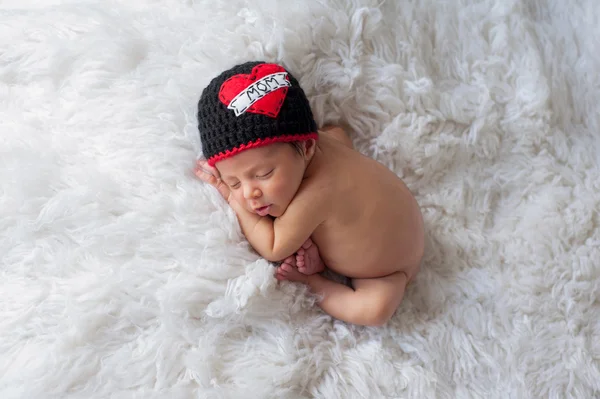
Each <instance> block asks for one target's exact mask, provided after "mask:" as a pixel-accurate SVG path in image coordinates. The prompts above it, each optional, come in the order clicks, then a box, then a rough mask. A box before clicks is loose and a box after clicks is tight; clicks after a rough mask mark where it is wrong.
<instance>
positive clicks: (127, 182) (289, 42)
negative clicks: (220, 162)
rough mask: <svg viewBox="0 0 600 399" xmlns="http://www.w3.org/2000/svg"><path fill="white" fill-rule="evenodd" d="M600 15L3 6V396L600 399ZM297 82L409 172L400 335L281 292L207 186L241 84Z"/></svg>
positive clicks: (331, 4)
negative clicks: (208, 122)
mask: <svg viewBox="0 0 600 399" xmlns="http://www.w3.org/2000/svg"><path fill="white" fill-rule="evenodd" d="M598 38H600V4H598V2H597V1H596V0H578V1H577V0H527V1H518V0H479V1H472V0H445V1H442V0H438V1H435V0H422V1H418V2H416V1H408V0H406V1H392V0H387V1H381V0H363V1H359V0H354V1H348V0H337V1H334V0H331V1H329V0H320V1H287V2H282V1H275V0H270V1H269V0H255V1H251V2H250V1H241V0H228V1H220V0H212V1H210V0H206V1H203V0H162V1H161V0H135V1H134V0H120V1H118V0H112V1H102V0H64V1H60V0H54V1H51V0H46V1H34V0H19V1H10V0H8V1H6V0H5V1H1V2H0V127H1V135H0V259H1V262H0V295H1V302H0V336H1V340H0V397H1V398H3V399H13V398H23V399H30V398H35V399H37V398H42V399H44V398H69V399H71V398H86V399H89V398H123V399H125V398H144V399H149V398H181V399H184V398H291V399H295V398H312V397H315V398H593V397H599V395H600V303H599V299H598V297H599V293H600V227H599V217H598V209H599V208H600V166H599V164H600V155H599V154H600V138H599V136H598V133H599V131H600V112H598V107H599V104H600V75H599V74H598V71H599V70H600V56H599V55H598V52H597V50H598ZM246 60H265V61H275V62H280V63H283V64H284V65H286V66H287V67H288V68H289V69H290V70H291V71H292V73H293V74H294V75H295V76H297V77H298V78H299V80H300V83H301V85H302V86H303V87H304V89H305V90H306V92H307V94H308V95H309V97H310V101H311V105H312V106H313V108H314V113H315V116H316V118H317V121H318V123H319V125H323V124H326V123H327V124H328V123H340V124H344V125H346V126H347V127H348V128H349V130H350V132H351V136H352V139H353V140H354V143H355V145H356V148H357V149H358V150H360V151H361V152H362V153H364V154H366V155H368V156H370V157H373V158H375V159H377V160H378V161H380V162H382V163H383V164H385V165H387V166H388V167H389V168H391V169H393V170H394V171H395V172H396V173H397V174H398V175H399V176H400V177H401V178H403V179H404V181H406V183H407V184H408V185H409V187H410V188H411V190H412V191H413V192H414V194H415V196H416V197H417V199H418V201H419V203H420V204H421V206H422V210H423V215H424V218H425V221H426V227H427V251H426V256H425V262H424V266H423V269H422V271H421V273H420V274H419V276H418V278H417V279H416V281H415V282H414V284H412V285H411V286H410V289H409V290H408V292H407V294H406V297H405V300H404V302H403V303H402V305H401V307H400V308H399V309H398V311H397V313H396V315H395V316H394V318H393V320H392V321H391V322H390V323H389V324H388V325H386V326H385V327H383V328H364V327H356V326H352V325H347V324H345V323H341V322H338V321H335V320H332V319H331V318H330V317H328V316H327V315H325V314H323V313H322V312H321V311H320V310H319V308H318V307H316V306H315V304H314V300H313V299H312V297H311V296H310V295H308V294H307V292H306V291H305V289H304V288H303V287H302V286H299V285H296V284H291V283H284V284H277V283H276V280H275V279H274V278H273V276H272V273H273V268H272V266H271V265H270V264H268V262H266V261H265V260H263V259H261V258H260V257H258V256H257V255H256V254H255V253H254V252H253V251H252V250H251V248H250V247H249V246H248V244H247V242H246V241H245V240H244V237H243V235H242V234H241V231H240V229H239V227H238V225H237V222H236V219H235V215H234V214H233V212H232V211H231V210H230V209H228V207H227V206H226V204H225V203H224V201H222V200H221V199H220V197H219V196H218V194H217V193H216V192H215V191H214V190H213V189H212V188H211V187H207V186H205V185H203V184H201V183H200V182H199V181H197V180H196V179H195V178H194V176H193V174H192V168H193V165H194V162H195V159H196V157H197V155H198V154H199V152H200V143H199V138H198V133H197V127H196V117H195V107H196V102H197V100H198V97H199V95H200V93H201V91H202V89H203V87H204V86H205V85H206V84H207V83H208V82H209V80H210V79H211V78H212V77H213V76H214V75H215V74H217V73H218V72H220V71H221V70H223V69H225V68H228V67H230V66H232V65H234V64H235V63H238V62H242V61H246Z"/></svg>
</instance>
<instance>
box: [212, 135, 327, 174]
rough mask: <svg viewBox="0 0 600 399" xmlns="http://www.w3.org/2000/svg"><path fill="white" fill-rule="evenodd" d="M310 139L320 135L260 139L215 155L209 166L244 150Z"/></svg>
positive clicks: (317, 137)
mask: <svg viewBox="0 0 600 399" xmlns="http://www.w3.org/2000/svg"><path fill="white" fill-rule="evenodd" d="M310 139H315V140H318V139H319V135H318V133H316V132H314V133H307V134H290V135H287V136H276V137H267V138H266V139H258V140H255V141H251V142H249V143H246V144H242V145H240V146H239V147H235V148H234V149H233V150H227V151H225V152H221V153H219V154H217V155H213V156H212V157H210V158H208V164H209V165H210V166H215V163H217V162H219V161H222V160H223V159H225V158H229V157H232V156H234V155H236V154H239V153H240V152H242V151H244V150H249V149H250V148H257V147H263V146H265V145H269V144H273V143H289V142H290V141H306V140H310Z"/></svg>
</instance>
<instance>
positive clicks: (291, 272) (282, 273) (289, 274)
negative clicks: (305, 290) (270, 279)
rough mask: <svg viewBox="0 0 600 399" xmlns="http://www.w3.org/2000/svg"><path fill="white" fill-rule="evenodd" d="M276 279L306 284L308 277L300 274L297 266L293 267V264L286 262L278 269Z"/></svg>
mask: <svg viewBox="0 0 600 399" xmlns="http://www.w3.org/2000/svg"><path fill="white" fill-rule="evenodd" d="M275 278H276V279H277V280H279V281H282V280H288V281H299V282H301V283H306V279H307V278H308V277H306V275H305V274H302V273H300V272H299V271H298V268H296V266H292V265H291V264H289V263H285V262H284V263H282V264H281V266H279V267H278V268H277V274H276V275H275Z"/></svg>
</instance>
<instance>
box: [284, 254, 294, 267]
mask: <svg viewBox="0 0 600 399" xmlns="http://www.w3.org/2000/svg"><path fill="white" fill-rule="evenodd" d="M283 263H284V264H288V265H292V266H293V265H295V264H296V257H295V256H294V255H291V256H288V257H287V258H285V260H284V261H283Z"/></svg>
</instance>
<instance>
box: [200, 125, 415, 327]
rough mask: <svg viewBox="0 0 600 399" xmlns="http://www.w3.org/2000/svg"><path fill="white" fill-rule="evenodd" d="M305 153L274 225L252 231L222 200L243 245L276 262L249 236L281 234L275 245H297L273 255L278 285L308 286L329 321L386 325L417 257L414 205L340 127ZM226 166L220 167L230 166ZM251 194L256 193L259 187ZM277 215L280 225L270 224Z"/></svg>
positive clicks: (248, 220)
mask: <svg viewBox="0 0 600 399" xmlns="http://www.w3.org/2000/svg"><path fill="white" fill-rule="evenodd" d="M248 151H255V150H248ZM259 151H263V150H256V158H257V159H260V157H261V156H262V155H261V154H260V153H259ZM264 151H266V150H264ZM265 153H266V152H265ZM307 154H308V153H307ZM309 155H310V156H309ZM309 155H307V156H306V158H305V159H306V160H307V161H306V162H307V163H306V165H307V166H306V169H305V171H304V176H303V178H302V182H301V184H300V186H299V188H298V191H297V192H296V194H295V196H294V199H293V200H292V202H291V203H290V204H289V205H288V209H287V210H285V212H284V213H283V214H282V215H281V216H277V217H275V218H274V219H273V222H266V223H263V224H264V225H265V226H264V227H262V226H261V227H260V229H257V228H252V226H255V224H256V223H258V222H257V219H256V216H252V215H249V214H247V212H246V211H244V210H243V209H242V207H240V206H238V205H236V201H230V199H228V201H229V202H230V204H231V205H232V207H234V206H235V207H234V209H235V210H236V213H237V214H238V217H239V220H240V223H242V226H243V229H244V231H247V232H248V233H247V234H252V236H248V239H249V241H251V243H253V246H255V245H256V246H261V245H262V248H263V249H262V252H263V253H264V255H263V256H265V257H267V258H269V257H270V258H272V259H270V260H273V261H275V260H277V259H275V258H277V256H279V255H276V254H275V252H273V251H275V249H273V250H270V249H269V247H268V246H265V245H264V244H263V241H261V239H260V234H257V233H256V231H259V230H260V231H263V233H261V234H266V235H271V234H273V233H270V232H271V231H273V229H275V231H276V233H275V236H276V237H278V236H280V235H283V234H286V239H285V240H283V241H282V240H280V241H281V242H282V244H281V245H283V246H284V247H281V248H289V247H291V246H292V245H296V246H295V248H299V247H301V248H299V249H298V250H295V249H293V250H290V249H291V248H289V249H281V248H280V249H279V250H278V252H277V254H280V255H282V254H283V253H284V252H286V251H289V252H287V253H286V254H285V255H283V257H282V258H279V259H284V258H285V260H284V262H283V263H282V264H281V266H279V267H278V270H277V273H276V277H277V279H278V280H291V281H300V282H303V283H305V284H308V285H309V286H310V288H311V289H312V291H313V292H315V293H316V294H318V295H320V296H321V297H322V298H321V300H320V302H319V305H320V306H321V308H322V309H323V310H324V311H325V312H327V313H329V314H330V315H332V316H333V317H336V318H338V319H341V320H344V321H347V322H350V323H354V324H361V325H373V326H375V325H382V324H385V323H386V322H387V321H388V320H389V319H390V317H391V316H392V315H393V313H394V312H395V310H396V308H397V307H398V306H399V304H400V302H401V301H402V297H403V295H404V290H405V287H406V285H407V283H408V282H409V281H410V280H412V278H413V277H414V276H415V274H416V273H417V271H418V269H419V267H420V263H421V259H422V257H423V250H424V231H423V221H422V217H421V213H420V210H419V207H418V204H417V202H416V200H415V199H414V197H413V195H412V194H411V193H410V191H409V190H408V188H407V187H406V186H405V184H404V183H403V182H402V181H401V180H400V179H399V178H398V177H397V176H396V175H395V174H394V173H393V172H391V171H390V170H389V169H387V168H386V167H384V166H383V165H381V164H380V163H378V162H376V161H374V160H372V159H370V158H368V157H365V156H363V155H362V154H360V153H359V152H357V151H355V150H354V149H353V148H352V143H351V141H350V140H349V139H348V136H347V135H346V134H345V132H344V131H343V130H342V129H339V128H334V129H328V130H324V131H322V132H320V137H319V140H318V141H317V143H316V148H315V149H314V153H310V154H309ZM252 158H253V155H252V154H250V155H249V156H247V159H248V162H253V160H252ZM240 159H241V158H240ZM223 163H224V162H223ZM232 165H233V166H231V165H224V167H225V166H226V168H225V169H230V170H231V169H232V168H233V167H237V165H235V164H232ZM217 166H219V165H218V164H217ZM197 174H198V176H199V177H200V178H202V179H203V180H205V181H207V182H209V183H211V184H213V185H215V186H216V187H217V188H218V189H219V191H220V192H221V193H222V195H223V196H224V197H225V198H230V197H231V196H228V193H227V189H226V188H224V187H223V185H222V184H220V183H219V184H220V185H219V184H217V183H216V182H217V180H216V179H214V178H212V177H209V176H208V175H207V174H206V173H203V172H202V171H201V172H197ZM255 192H256V193H257V195H260V194H259V192H260V190H259V191H255ZM240 198H241V197H240ZM256 198H257V199H260V198H261V197H260V196H258V197H256ZM241 200H243V199H241ZM241 200H240V201H241ZM290 209H293V210H291V211H290ZM292 215H293V216H292ZM278 218H280V219H281V221H280V222H278V223H279V224H278V225H275V223H276V221H277V219H278ZM263 219H264V218H263ZM269 223H271V224H269ZM244 226H246V227H245V228H244ZM268 226H272V227H268ZM277 226H281V227H279V228H278V227H277ZM284 226H285V227H284ZM311 226H314V227H311ZM269 229H271V230H269ZM278 231H279V232H278ZM292 243H296V244H292ZM256 246H255V248H257V247H256ZM257 251H259V252H261V250H260V249H257ZM268 251H271V252H268ZM293 252H296V253H295V254H294V253H293ZM261 254H262V253H261ZM325 266H326V267H328V268H330V269H331V270H333V271H335V272H337V273H339V274H341V275H344V276H347V277H349V278H351V279H352V286H353V288H350V287H347V286H345V285H342V284H339V283H336V282H333V281H331V280H328V279H326V278H324V277H322V276H321V275H320V274H319V272H321V271H322V270H323V269H324V267H325Z"/></svg>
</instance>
